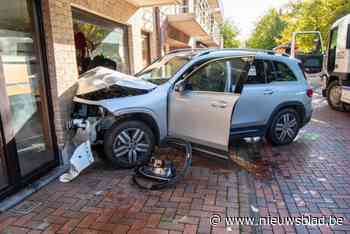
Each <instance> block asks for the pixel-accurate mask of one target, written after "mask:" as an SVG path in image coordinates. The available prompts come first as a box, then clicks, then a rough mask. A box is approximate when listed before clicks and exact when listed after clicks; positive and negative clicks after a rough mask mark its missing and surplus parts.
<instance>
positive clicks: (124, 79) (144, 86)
mask: <svg viewBox="0 0 350 234" xmlns="http://www.w3.org/2000/svg"><path fill="white" fill-rule="evenodd" d="M156 87H157V85H155V84H152V83H150V82H147V81H144V80H142V79H139V78H137V77H135V76H131V75H127V74H124V73H121V72H118V71H114V70H111V69H108V68H104V67H97V68H94V69H92V70H90V71H87V72H85V73H84V74H83V75H81V76H80V78H79V80H78V89H77V92H76V95H77V96H82V95H86V94H90V93H95V92H97V91H100V90H101V91H102V90H103V91H104V92H106V90H107V92H108V90H109V89H111V88H121V89H124V90H125V89H130V90H140V91H151V90H153V89H154V88H156Z"/></svg>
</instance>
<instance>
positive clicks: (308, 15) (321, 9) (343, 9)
mask: <svg viewBox="0 0 350 234" xmlns="http://www.w3.org/2000/svg"><path fill="white" fill-rule="evenodd" d="M349 13H350V0H305V1H300V0H299V1H292V2H290V3H289V4H288V6H287V9H286V13H285V14H284V15H283V19H284V20H285V21H286V22H287V27H286V28H285V29H284V30H283V32H282V37H281V38H280V39H279V40H277V41H278V43H279V44H285V43H287V42H289V41H290V40H291V37H292V33H293V32H295V31H320V32H321V34H322V37H323V39H324V40H325V41H326V42H327V41H328V34H329V30H330V27H331V25H332V24H333V23H334V22H335V21H336V20H337V19H339V18H341V17H343V16H344V15H346V14H349Z"/></svg>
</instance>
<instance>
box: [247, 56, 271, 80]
mask: <svg viewBox="0 0 350 234" xmlns="http://www.w3.org/2000/svg"><path fill="white" fill-rule="evenodd" d="M265 83H266V76H265V68H264V61H262V60H255V61H254V62H253V64H252V65H251V66H250V68H249V72H248V79H247V81H246V84H265Z"/></svg>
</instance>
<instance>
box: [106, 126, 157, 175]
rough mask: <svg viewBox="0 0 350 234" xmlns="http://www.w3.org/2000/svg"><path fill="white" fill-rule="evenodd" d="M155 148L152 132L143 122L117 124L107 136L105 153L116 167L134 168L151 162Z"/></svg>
mask: <svg viewBox="0 0 350 234" xmlns="http://www.w3.org/2000/svg"><path fill="white" fill-rule="evenodd" d="M154 146H155V137H154V134H153V132H152V130H151V129H150V128H149V127H148V126H147V125H146V124H144V123H143V122H140V121H127V122H122V123H117V124H115V125H114V126H112V128H111V129H109V130H108V131H107V132H106V134H105V139H104V151H105V154H106V156H107V158H108V159H109V160H110V161H111V162H112V163H113V164H115V165H116V166H119V167H122V168H133V167H135V166H139V165H142V164H145V163H147V162H148V161H149V159H150V157H151V154H152V152H153V149H154Z"/></svg>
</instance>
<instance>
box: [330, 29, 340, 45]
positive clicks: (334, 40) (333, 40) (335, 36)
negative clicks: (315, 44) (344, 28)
mask: <svg viewBox="0 0 350 234" xmlns="http://www.w3.org/2000/svg"><path fill="white" fill-rule="evenodd" d="M337 40H338V28H335V29H333V30H332V31H331V39H330V45H329V48H330V49H336V48H337Z"/></svg>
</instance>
